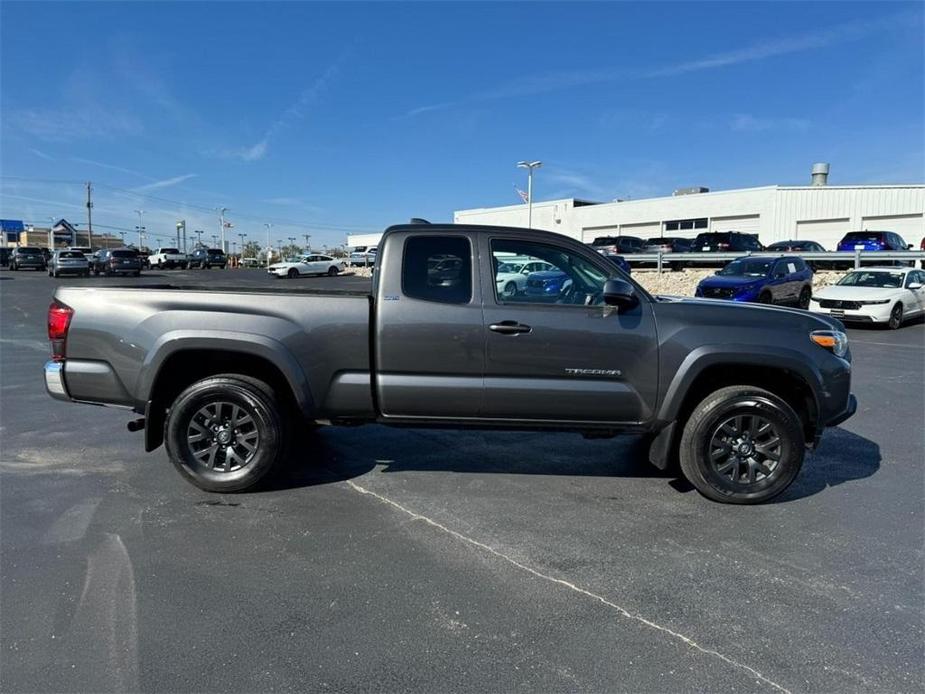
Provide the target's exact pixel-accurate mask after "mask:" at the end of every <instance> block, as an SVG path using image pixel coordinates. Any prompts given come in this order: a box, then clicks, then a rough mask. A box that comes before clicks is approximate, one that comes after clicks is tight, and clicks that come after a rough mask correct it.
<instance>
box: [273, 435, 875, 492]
mask: <svg viewBox="0 0 925 694" xmlns="http://www.w3.org/2000/svg"><path fill="white" fill-rule="evenodd" d="M301 451H311V455H310V456H305V455H304V454H302V453H300V452H301ZM525 452H530V454H523V453H525ZM540 452H541V453H540ZM880 461H881V456H880V447H879V446H878V445H877V444H876V443H874V442H873V441H870V440H869V439H866V438H864V437H862V436H858V435H857V434H853V433H851V432H850V431H847V430H845V429H840V428H834V429H830V430H829V431H827V432H826V435H825V437H824V438H823V440H822V444H821V445H820V446H819V448H818V449H817V450H816V451H815V452H813V453H810V454H808V455H807V457H806V460H805V462H804V464H803V469H802V471H801V472H800V474H799V476H798V477H797V479H796V480H795V481H794V483H793V484H792V485H791V486H790V488H789V489H788V490H787V491H786V492H784V493H783V494H782V495H780V496H779V497H777V498H776V499H773V500H772V501H770V502H769V503H784V502H789V501H796V500H798V499H803V498H805V497H809V496H812V495H814V494H817V493H818V492H821V491H823V490H824V489H826V488H828V487H836V486H838V485H840V484H843V483H845V482H851V481H854V480H860V479H864V478H865V477H870V476H871V475H873V474H874V473H876V472H877V470H879V469H880ZM287 462H288V464H287V465H286V466H285V469H284V470H283V471H282V472H281V473H280V474H279V475H277V476H276V477H275V479H274V480H273V481H272V482H271V483H270V484H268V485H267V486H266V487H265V490H266V491H274V490H284V489H296V488H300V487H310V486H316V485H324V484H331V483H334V482H343V481H346V480H350V479H354V478H357V477H361V476H362V475H365V474H367V473H368V472H370V471H372V470H374V469H376V468H377V467H378V468H379V469H380V471H381V472H383V473H391V472H455V473H480V474H486V473H487V474H490V473H498V474H522V475H561V476H575V477H608V478H620V477H623V478H651V479H664V480H666V481H668V482H669V484H670V486H671V487H672V488H674V489H675V490H676V491H677V492H680V493H688V492H692V491H694V488H693V486H692V485H691V484H690V483H689V482H688V481H687V480H685V479H684V478H683V477H681V476H680V472H679V470H677V468H673V469H672V468H669V469H668V470H665V471H663V470H659V469H658V468H656V467H655V466H653V465H651V464H650V463H649V461H648V444H647V442H646V439H645V438H644V437H639V436H622V437H617V438H614V439H602V440H584V439H582V438H581V437H580V436H578V435H576V434H563V433H531V432H516V433H515V432H490V431H445V430H444V431H438V430H408V429H393V428H390V427H384V426H378V425H368V426H363V427H359V428H350V429H340V428H328V429H321V430H318V431H314V432H312V433H310V434H308V435H306V436H303V437H302V438H301V440H300V443H299V445H298V446H297V448H296V451H295V452H294V453H293V454H291V455H290V457H289V460H288V461H287Z"/></svg>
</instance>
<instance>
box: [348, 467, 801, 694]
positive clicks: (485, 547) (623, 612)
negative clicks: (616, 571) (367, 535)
mask: <svg viewBox="0 0 925 694" xmlns="http://www.w3.org/2000/svg"><path fill="white" fill-rule="evenodd" d="M345 481H346V483H347V485H349V486H350V487H351V488H352V489H353V490H354V491H356V492H359V493H360V494H365V495H368V496H371V497H373V498H375V499H378V500H379V501H381V502H382V503H384V504H387V505H389V506H392V507H394V508H396V509H398V510H399V511H401V512H402V513H404V514H406V515H408V516H410V517H411V518H412V519H413V520H421V521H424V522H425V523H427V524H428V525H430V526H432V527H434V528H437V529H438V530H442V531H443V532H445V533H447V534H449V535H452V536H453V537H455V538H456V539H457V540H461V541H462V542H465V543H468V544H470V545H472V546H474V547H478V548H479V549H481V550H484V551H486V552H489V553H490V554H493V555H494V556H496V557H498V558H499V559H503V560H504V561H506V562H508V563H509V564H512V565H513V566H516V567H517V568H518V569H520V570H521V571H526V572H527V573H529V574H531V575H533V576H536V577H537V578H541V579H543V580H544V581H549V582H550V583H555V584H557V585H560V586H564V587H565V588H568V589H569V590H572V591H574V592H576V593H579V594H581V595H584V596H586V597H589V598H591V599H592V600H596V601H598V602H600V603H602V604H603V605H606V606H607V607H609V608H611V609H613V610H616V611H617V612H619V613H620V614H621V615H622V616H623V617H626V618H627V619H631V620H634V621H636V622H639V623H641V624H644V625H645V626H647V627H649V628H651V629H654V630H656V631H660V632H662V633H663V634H667V635H668V636H670V637H672V638H674V639H677V640H679V641H681V642H683V643H684V644H686V645H687V646H689V647H690V648H693V649H694V650H696V651H699V652H700V653H703V654H704V655H708V656H712V657H714V658H718V659H719V660H722V661H723V662H724V663H726V664H728V665H731V666H732V667H735V668H738V669H740V670H745V671H746V672H748V673H750V674H752V675H754V676H755V677H756V678H758V680H759V681H760V682H763V683H764V684H767V685H768V686H770V687H773V688H774V689H777V690H778V691H781V692H786V694H791V692H790V690H789V689H787V688H786V687H784V686H783V685H780V684H778V683H777V682H775V681H774V680H772V679H770V678H768V677H766V676H764V675H762V674H761V673H760V672H758V671H757V670H755V669H754V668H753V667H749V666H748V665H745V664H744V663H740V662H738V661H737V660H734V659H732V658H730V657H729V656H725V655H723V654H722V653H719V652H718V651H715V650H713V649H711V648H706V647H704V646H701V645H700V644H699V643H697V642H696V641H694V640H693V639H692V638H690V637H689V636H685V635H684V634H681V633H678V632H677V631H673V630H671V629H669V628H668V627H664V626H662V625H661V624H656V623H655V622H653V621H652V620H650V619H646V618H645V617H642V616H641V615H638V614H633V613H632V612H630V611H629V610H627V609H626V608H624V607H621V606H620V605H617V604H616V603H614V602H611V601H610V600H608V599H607V598H605V597H603V596H601V595H598V594H596V593H592V592H591V591H589V590H586V589H584V588H581V587H580V586H576V585H575V584H574V583H571V582H569V581H566V580H564V579H561V578H556V577H555V576H550V575H549V574H544V573H543V572H542V571H538V570H537V569H534V568H532V567H530V566H527V565H526V564H522V563H521V562H519V561H517V560H516V559H513V558H512V557H509V556H507V555H506V554H504V553H503V552H499V551H498V550H496V549H495V548H494V547H491V546H489V545H486V544H485V543H484V542H479V541H478V540H475V539H473V538H471V537H468V536H466V535H463V534H462V533H460V532H457V531H455V530H452V529H451V528H448V527H446V526H445V525H442V524H441V523H438V522H437V521H435V520H432V519H430V518H428V517H427V516H424V515H422V514H420V513H417V512H415V511H412V510H411V509H409V508H406V507H405V506H402V505H401V504H400V503H398V502H397V501H393V500H392V499H389V498H388V497H385V496H383V495H381V494H379V493H377V492H374V491H372V490H370V489H366V488H365V487H361V486H360V485H358V484H357V483H356V482H353V481H351V480H345Z"/></svg>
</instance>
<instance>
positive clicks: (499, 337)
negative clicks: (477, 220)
mask: <svg viewBox="0 0 925 694" xmlns="http://www.w3.org/2000/svg"><path fill="white" fill-rule="evenodd" d="M480 242H481V243H482V248H481V251H480V254H481V257H483V258H487V259H489V261H488V262H483V263H482V265H481V267H482V286H483V287H484V290H483V291H484V294H483V302H484V316H485V340H486V360H485V402H484V405H483V412H484V417H486V418H497V419H514V420H533V421H536V420H540V421H542V420H556V421H564V420H568V421H583V422H623V423H628V422H639V421H643V420H646V419H648V418H649V417H651V416H652V409H653V408H654V406H655V402H656V397H657V384H658V345H657V339H656V331H655V321H654V318H653V316H652V311H651V307H650V305H649V301H648V299H647V298H646V297H641V301H640V303H639V304H638V305H637V306H635V307H634V308H632V309H629V310H626V311H622V312H620V313H618V312H617V311H616V309H615V308H613V307H610V306H605V305H604V304H603V296H602V290H603V288H604V282H605V281H606V280H607V279H608V278H609V277H610V276H611V275H613V276H616V275H617V272H616V271H615V270H612V269H610V268H609V266H608V264H607V261H606V260H604V259H603V258H598V257H597V255H596V254H595V253H594V252H593V251H588V252H586V253H585V252H579V251H578V250H577V249H574V248H571V247H569V246H558V245H554V243H548V242H537V241H534V240H530V239H529V237H526V236H524V237H522V238H517V236H515V235H513V234H510V235H508V234H507V233H505V232H503V231H502V230H499V232H498V234H497V235H490V234H483V236H482V238H481V239H480ZM510 254H514V255H517V256H524V257H527V258H531V259H533V260H536V261H545V262H547V263H550V264H551V265H553V266H554V267H555V268H556V269H557V270H558V271H561V274H560V273H557V272H555V271H545V272H542V273H540V274H538V275H536V276H532V277H533V279H531V276H528V279H527V287H526V290H525V292H524V293H521V294H518V295H516V296H505V295H504V294H503V293H502V292H500V291H498V290H497V289H496V282H495V281H494V280H495V278H494V274H493V273H494V268H495V267H497V266H498V264H499V263H498V262H497V261H496V260H495V259H496V258H499V259H500V258H503V257H505V256H506V255H507V256H509V255H510Z"/></svg>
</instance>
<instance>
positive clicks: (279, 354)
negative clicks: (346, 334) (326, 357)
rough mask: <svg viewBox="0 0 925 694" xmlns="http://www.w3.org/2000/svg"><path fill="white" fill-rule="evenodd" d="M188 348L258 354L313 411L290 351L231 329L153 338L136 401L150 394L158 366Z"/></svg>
mask: <svg viewBox="0 0 925 694" xmlns="http://www.w3.org/2000/svg"><path fill="white" fill-rule="evenodd" d="M188 350H213V351H215V352H233V353H238V354H248V355H252V356H255V357H261V358H263V359H266V360H267V361H268V362H270V363H271V364H273V365H274V366H276V367H277V368H278V369H279V370H280V371H281V372H282V374H283V377H284V378H285V379H286V381H287V382H288V383H289V387H290V388H291V389H292V394H293V396H294V397H295V400H296V404H298V406H299V408H301V409H302V411H303V412H306V413H311V412H314V411H315V401H314V398H313V397H312V393H311V387H310V385H309V382H308V378H307V377H306V375H305V372H304V371H303V370H302V366H301V365H300V364H299V362H298V360H297V359H296V358H295V357H294V356H293V354H292V352H290V351H289V349H287V348H286V346H285V345H284V344H282V343H281V342H279V341H278V340H274V339H272V338H269V337H266V336H265V335H258V334H256V333H246V332H239V331H234V330H172V331H169V332H167V333H164V334H163V335H161V336H160V337H158V339H157V340H156V341H155V342H154V344H153V345H152V346H151V349H150V350H149V351H148V353H147V354H146V355H145V359H144V362H143V363H142V366H141V369H140V371H139V374H138V379H137V381H136V385H135V391H134V392H135V394H136V399H137V400H138V404H139V405H140V406H144V404H145V403H146V402H147V401H148V399H149V398H150V397H151V392H152V390H153V388H154V384H155V382H156V380H157V377H158V375H159V374H160V371H161V367H162V366H163V365H164V363H165V362H166V361H167V359H168V358H169V357H171V356H173V355H175V354H178V353H180V352H185V351H188Z"/></svg>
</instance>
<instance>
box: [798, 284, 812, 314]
mask: <svg viewBox="0 0 925 694" xmlns="http://www.w3.org/2000/svg"><path fill="white" fill-rule="evenodd" d="M812 296H813V290H812V289H810V288H809V287H803V289H801V290H800V298H799V299H798V300H797V306H799V307H800V308H802V309H808V308H809V300H810V299H811V298H812Z"/></svg>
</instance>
